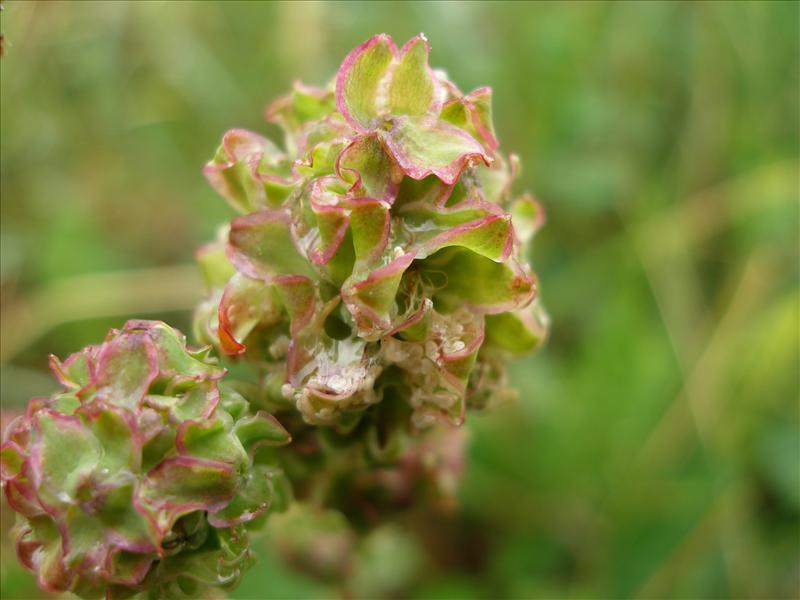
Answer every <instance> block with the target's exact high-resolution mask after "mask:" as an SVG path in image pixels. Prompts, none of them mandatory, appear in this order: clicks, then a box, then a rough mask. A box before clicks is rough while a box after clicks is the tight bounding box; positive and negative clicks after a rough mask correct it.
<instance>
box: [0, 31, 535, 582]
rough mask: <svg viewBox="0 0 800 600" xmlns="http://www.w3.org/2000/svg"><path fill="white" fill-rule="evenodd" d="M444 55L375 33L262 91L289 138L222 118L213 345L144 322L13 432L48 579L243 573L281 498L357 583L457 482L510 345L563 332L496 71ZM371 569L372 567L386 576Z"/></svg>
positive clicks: (85, 365) (294, 543)
mask: <svg viewBox="0 0 800 600" xmlns="http://www.w3.org/2000/svg"><path fill="white" fill-rule="evenodd" d="M428 54H429V45H428V42H427V41H426V39H425V38H424V37H423V36H421V35H420V36H418V37H415V38H413V39H411V40H410V41H409V42H408V43H406V44H405V45H404V46H403V47H402V48H400V49H398V48H397V46H396V45H395V44H394V42H393V41H392V39H391V38H390V37H389V36H387V35H385V34H384V35H378V36H375V37H373V38H371V39H370V40H368V41H367V42H366V43H364V44H362V45H361V46H359V47H358V48H356V49H355V50H353V51H352V52H351V53H350V54H349V55H348V56H347V57H346V58H345V60H344V62H343V63H342V65H341V67H340V69H339V72H338V74H337V76H336V78H335V79H334V81H332V82H331V83H330V84H329V85H328V86H326V87H323V88H316V87H310V86H306V85H303V84H300V83H296V84H295V85H294V88H293V90H292V92H291V93H290V94H289V95H287V96H285V97H283V98H280V99H278V100H277V101H275V102H274V103H273V104H272V105H270V106H269V108H268V109H267V113H266V117H267V120H268V121H270V122H273V123H276V124H278V125H279V126H280V127H281V128H282V129H283V131H284V134H285V136H284V144H283V148H281V147H279V146H278V145H277V144H275V143H273V142H271V141H270V140H268V139H266V138H265V137H262V136H261V135H258V134H256V133H253V132H250V131H246V130H242V129H233V130H231V131H229V132H228V133H226V134H225V135H224V137H223V140H222V144H221V146H220V148H219V150H218V151H217V154H216V155H215V157H214V158H213V159H212V160H211V161H210V162H209V163H208V164H207V165H206V167H205V174H206V177H207V178H208V180H209V182H210V183H211V185H212V186H213V187H214V188H215V189H216V190H217V191H218V192H219V193H220V194H221V195H222V196H223V197H224V198H225V199H226V200H227V201H228V202H229V203H230V204H231V205H232V206H233V207H234V208H235V209H236V210H237V211H238V212H240V213H241V216H239V217H236V218H234V219H233V220H232V221H231V222H230V223H229V224H228V225H226V226H225V227H223V228H222V229H221V230H220V235H219V239H218V240H217V241H216V242H213V243H210V244H208V245H206V246H204V247H202V248H201V249H200V250H199V251H198V253H197V256H198V261H199V263H200V266H201V270H202V272H203V275H204V278H205V281H206V283H207V285H208V288H209V297H208V299H207V300H206V301H204V302H203V303H202V304H201V305H200V306H199V307H198V309H197V311H196V314H195V335H196V337H197V338H198V340H199V341H200V342H201V343H205V344H208V346H207V347H206V349H203V350H198V351H189V350H187V349H186V347H185V344H184V342H183V339H182V338H181V337H180V336H179V334H177V333H175V332H174V331H173V330H171V329H170V328H169V327H167V326H166V325H164V324H162V323H151V322H130V323H128V324H127V325H126V327H125V328H124V329H123V330H122V331H113V332H112V333H111V334H110V336H109V339H108V340H107V341H106V342H105V343H103V344H102V345H100V346H97V347H91V348H89V349H86V350H84V351H82V352H81V353H78V354H76V355H73V357H70V358H69V359H68V360H66V361H65V362H64V363H59V362H57V361H54V363H53V366H54V371H55V372H56V375H57V377H58V378H59V380H60V382H61V384H62V385H63V387H64V389H63V391H62V392H61V393H59V394H57V395H55V396H53V397H52V398H50V399H47V400H34V401H32V402H31V405H30V408H29V411H28V413H27V414H26V416H24V417H22V418H20V419H19V420H18V421H16V422H15V423H13V424H12V426H11V427H10V429H9V431H8V432H7V434H6V441H5V444H4V446H3V481H4V485H5V489H6V496H7V498H8V500H9V504H10V505H11V506H12V508H14V509H15V510H17V511H18V512H19V513H20V519H19V524H18V525H17V528H16V530H17V531H16V535H17V547H18V551H19V556H20V559H21V560H22V562H23V563H24V564H25V565H26V566H28V567H29V568H31V569H33V570H34V571H36V572H37V574H38V577H39V582H40V584H41V585H42V587H44V588H46V589H51V590H66V589H69V590H72V591H75V592H77V593H79V594H82V595H85V596H91V595H96V594H102V593H106V594H107V595H109V596H112V597H116V596H120V597H121V596H125V595H131V594H140V595H144V596H147V595H148V594H149V595H150V596H152V597H173V596H181V595H184V596H189V597H193V596H196V595H199V594H200V593H201V592H202V593H205V592H208V590H210V589H213V588H216V587H218V586H221V587H225V586H231V585H234V584H235V583H236V581H238V577H239V575H240V573H241V571H242V569H243V568H244V567H245V566H246V564H247V563H248V562H249V549H248V541H247V540H248V535H247V532H248V530H249V529H252V528H253V525H255V524H258V523H260V522H261V521H263V520H264V517H262V516H261V515H262V514H266V512H270V513H278V512H282V513H283V514H279V515H274V516H273V517H272V518H270V519H269V524H268V528H269V530H270V531H271V532H272V540H273V541H274V543H275V544H276V546H277V547H278V549H279V550H280V552H281V554H282V555H283V556H284V557H285V558H286V560H288V561H289V562H291V563H292V564H294V565H296V566H298V567H300V568H302V569H304V570H306V571H308V572H310V573H313V574H316V575H317V576H319V577H322V578H326V579H328V580H332V581H338V582H342V581H343V580H346V579H348V578H352V577H355V578H356V579H359V577H360V579H359V580H360V581H362V582H363V581H364V577H363V573H364V571H365V569H366V568H367V567H366V566H365V565H368V564H369V558H368V557H367V558H365V556H367V555H368V552H366V551H365V550H364V549H365V548H371V547H372V546H374V545H375V544H378V545H380V544H382V543H384V542H379V543H378V542H375V541H374V540H375V539H378V540H383V539H384V538H385V537H386V536H387V535H394V534H389V533H387V532H386V531H385V530H381V528H382V527H383V526H384V525H385V524H386V523H387V522H389V521H391V520H392V519H394V518H396V517H397V518H399V517H398V515H400V514H401V513H403V512H404V511H406V509H407V508H408V506H409V505H410V504H411V500H414V501H415V502H416V504H417V505H419V504H420V503H427V504H426V505H427V506H429V507H430V508H431V510H434V508H436V507H438V508H437V509H442V508H443V507H447V506H449V505H451V504H452V497H451V495H452V492H453V490H454V488H455V485H456V482H457V478H458V475H459V473H460V470H461V466H462V461H463V456H462V453H463V435H461V434H460V432H459V430H457V429H453V428H454V427H456V426H459V425H461V424H462V422H463V420H464V415H465V411H466V410H467V409H468V408H483V407H485V406H487V405H488V404H490V403H492V402H493V401H495V400H496V399H498V398H501V397H505V396H508V394H509V390H508V389H507V388H506V385H505V375H504V368H503V362H504V360H506V359H507V358H508V357H510V356H515V355H521V354H524V353H527V352H529V351H531V350H533V349H534V348H535V347H536V346H537V345H538V344H539V343H540V342H541V341H542V339H543V338H544V336H545V333H546V317H545V316H544V313H543V311H542V310H541V308H540V305H539V303H538V298H537V283H536V279H535V276H534V274H533V272H532V270H531V269H530V267H529V265H528V264H527V261H526V256H527V254H528V247H529V243H530V240H531V238H532V236H533V234H534V233H535V232H536V230H537V229H538V228H539V226H540V225H541V224H542V222H543V214H542V211H541V208H540V207H539V205H538V204H537V203H536V202H535V201H534V200H533V198H532V197H531V196H529V195H527V194H523V195H521V196H518V197H514V196H513V195H512V182H513V179H514V176H515V174H516V172H517V160H516V158H515V157H513V156H511V157H506V156H504V155H503V154H502V153H501V152H500V151H499V145H498V141H497V138H496V136H495V132H494V128H493V125H492V111H491V90H490V89H489V88H480V89H477V90H474V91H472V92H470V93H467V94H465V93H463V92H461V91H460V90H459V89H458V88H457V87H456V86H455V85H454V84H453V83H452V82H450V81H449V80H448V79H447V77H446V75H445V74H444V73H443V72H441V71H434V70H432V69H431V68H430V67H429V65H428ZM211 348H213V350H215V351H216V353H217V354H218V357H219V358H218V359H213V358H211V355H210V352H211ZM221 364H226V365H229V366H232V367H233V366H235V369H233V373H236V381H235V382H233V381H230V382H228V383H223V382H222V378H223V375H224V374H225V369H224V368H222V367H221V366H220V365H221ZM225 379H226V380H228V379H233V377H232V375H231V374H228V375H227V376H226V377H225ZM273 415H274V416H273ZM276 417H277V419H276ZM278 421H280V423H282V424H283V425H280V424H279V422H278ZM290 438H292V439H293V441H292V443H291V444H288V442H289V440H290ZM284 444H286V445H284ZM65 448H74V449H76V450H78V449H79V451H75V452H65V451H64V450H65ZM412 497H413V498H412ZM287 506H289V509H288V512H285V509H286V508H287ZM371 536H372V537H371ZM381 536H382V537H381ZM358 548H360V549H361V551H358V552H357V551H356V550H357V549H358ZM359 573H361V575H359ZM367 580H368V581H369V578H367ZM371 585H372V587H368V588H363V587H362V588H358V586H356V591H358V589H361V590H362V591H363V590H364V589H368V590H369V593H372V594H375V593H383V592H386V593H390V591H391V590H388V589H382V588H381V587H380V585H378V586H377V587H375V584H374V581H373V582H372V584H371ZM394 592H395V593H396V592H397V590H396V589H395V590H394Z"/></svg>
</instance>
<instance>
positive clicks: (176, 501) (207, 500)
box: [137, 456, 236, 532]
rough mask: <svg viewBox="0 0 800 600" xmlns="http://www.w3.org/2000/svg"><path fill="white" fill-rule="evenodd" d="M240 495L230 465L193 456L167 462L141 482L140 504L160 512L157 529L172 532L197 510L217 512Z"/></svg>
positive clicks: (156, 524) (158, 513) (180, 457)
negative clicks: (184, 517) (175, 525)
mask: <svg viewBox="0 0 800 600" xmlns="http://www.w3.org/2000/svg"><path fill="white" fill-rule="evenodd" d="M235 493H236V474H235V471H234V467H233V466H232V465H229V464H225V463H220V462H216V461H212V460H206V459H201V458H195V457H189V456H173V457H170V458H167V459H165V460H164V461H162V462H161V464H159V465H158V466H157V467H156V468H155V469H153V470H152V471H150V472H149V473H148V474H147V476H146V477H145V478H144V480H143V481H142V482H141V484H140V486H139V490H138V498H137V499H138V501H139V502H140V503H141V504H143V505H144V506H147V507H150V508H151V509H153V510H155V511H156V512H157V516H156V519H155V522H154V525H155V527H156V528H157V529H158V530H159V531H161V532H165V531H168V530H169V529H170V528H171V527H172V524H173V523H174V522H175V520H176V519H178V518H179V517H181V516H182V515H185V514H188V513H190V512H192V511H194V510H208V511H212V512H213V511H217V510H220V509H222V508H224V507H225V506H227V504H228V503H229V502H230V501H231V499H232V498H233V496H234V495H235Z"/></svg>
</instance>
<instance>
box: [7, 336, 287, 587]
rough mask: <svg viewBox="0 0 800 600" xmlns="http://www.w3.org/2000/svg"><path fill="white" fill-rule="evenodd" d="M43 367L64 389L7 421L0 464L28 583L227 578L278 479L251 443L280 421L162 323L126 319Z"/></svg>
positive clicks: (265, 439)
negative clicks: (258, 460)
mask: <svg viewBox="0 0 800 600" xmlns="http://www.w3.org/2000/svg"><path fill="white" fill-rule="evenodd" d="M51 368H52V370H53V373H54V374H55V376H56V378H57V379H58V381H59V383H60V384H61V386H62V389H61V391H60V392H58V393H56V394H54V395H53V396H51V397H49V398H40V399H34V400H32V401H31V402H30V403H29V405H28V409H27V412H26V413H25V414H24V415H22V416H20V417H18V418H17V419H16V420H15V421H13V422H12V423H11V424H10V425H9V427H8V429H7V431H6V439H5V442H4V443H3V445H2V463H1V464H2V481H3V487H4V489H5V495H6V499H7V501H8V504H9V506H10V507H11V508H12V509H13V510H15V511H16V512H17V513H18V519H17V524H16V526H15V530H14V534H15V537H16V542H17V555H18V557H19V559H20V561H21V562H22V564H23V565H25V566H26V567H28V568H30V569H31V570H33V571H34V572H35V573H36V574H37V576H38V579H39V585H40V586H41V587H42V588H43V589H45V590H49V591H54V592H56V591H66V590H70V591H73V592H75V593H78V594H80V595H84V596H87V597H91V596H97V595H102V594H106V596H108V597H126V596H128V595H130V594H132V593H136V592H140V591H150V592H153V593H156V595H159V594H161V595H162V597H182V595H186V596H187V597H193V594H194V593H196V592H198V590H200V589H202V588H204V587H206V586H220V585H222V586H232V585H234V584H235V583H236V582H237V581H238V579H239V576H240V574H241V572H242V570H243V568H244V567H245V566H246V565H247V564H248V563H249V560H250V557H249V548H248V541H247V540H248V534H247V530H246V524H248V523H250V522H253V521H254V520H255V519H256V518H257V517H258V516H259V515H260V514H262V513H264V512H265V511H266V510H267V509H268V508H269V506H270V503H271V502H272V501H273V498H274V496H275V484H276V481H277V480H278V479H279V478H280V477H282V474H281V473H280V472H279V470H277V469H276V468H274V467H272V466H269V465H260V464H254V462H253V455H254V451H255V449H256V448H257V447H258V446H259V445H263V444H285V443H287V442H288V441H289V435H288V434H287V433H286V431H285V430H284V429H283V427H281V426H280V424H279V423H278V422H277V421H276V420H275V419H274V418H273V417H272V416H271V415H269V414H267V413H265V412H256V413H255V414H252V413H251V412H250V408H249V405H248V403H247V402H246V401H245V400H244V399H243V398H242V397H241V396H240V395H239V394H238V393H236V392H235V391H233V390H231V389H228V388H226V387H225V386H223V385H222V384H221V383H220V380H221V378H222V377H223V375H224V374H225V370H224V369H221V368H220V367H219V366H217V365H216V364H215V362H214V361H211V360H210V359H209V358H208V357H207V351H203V350H201V351H191V350H188V349H187V348H186V345H185V340H184V339H183V337H182V336H181V335H180V334H179V333H177V332H176V331H175V330H174V329H171V328H170V327H168V326H167V325H165V324H164V323H160V322H153V321H129V322H128V323H127V324H126V325H125V327H124V328H123V329H122V330H120V331H117V330H112V331H111V333H110V334H109V336H108V338H107V339H106V341H105V342H104V343H102V344H100V345H98V346H90V347H88V348H85V349H84V350H82V351H81V352H78V353H76V354H73V355H72V356H70V357H69V358H68V359H66V360H65V361H63V362H61V361H59V360H58V359H57V358H55V357H51ZM184 592H185V594H184Z"/></svg>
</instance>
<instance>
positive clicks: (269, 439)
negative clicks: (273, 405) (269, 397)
mask: <svg viewBox="0 0 800 600" xmlns="http://www.w3.org/2000/svg"><path fill="white" fill-rule="evenodd" d="M233 431H234V433H235V434H236V436H237V437H238V438H239V441H240V442H241V443H242V445H243V446H244V449H245V450H246V451H247V452H248V453H250V454H252V453H253V451H255V450H256V448H258V447H259V446H262V445H268V446H282V445H284V444H288V443H289V442H291V441H292V436H291V435H289V432H288V431H286V429H284V427H283V425H281V424H280V422H279V421H278V419H276V418H275V417H273V416H272V415H271V414H269V413H268V412H265V411H263V410H262V411H258V412H257V413H256V414H255V415H251V416H249V417H244V418H242V419H240V420H239V421H237V422H236V424H235V425H234V426H233Z"/></svg>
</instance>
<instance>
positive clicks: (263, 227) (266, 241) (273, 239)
mask: <svg viewBox="0 0 800 600" xmlns="http://www.w3.org/2000/svg"><path fill="white" fill-rule="evenodd" d="M291 229H292V223H291V219H290V217H289V215H288V213H286V212H284V211H279V210H265V211H261V212H257V213H253V214H251V215H247V216H244V217H238V218H236V219H234V220H233V221H232V222H231V231H230V236H229V244H230V245H229V248H230V258H231V262H233V264H234V265H235V266H236V268H237V269H238V270H239V271H240V272H241V273H244V274H245V275H247V276H248V277H252V278H254V279H264V280H270V279H271V278H273V277H275V276H276V275H305V276H314V270H313V269H312V268H311V266H310V264H309V262H308V260H307V259H306V258H305V257H304V256H302V255H301V254H300V252H299V251H298V249H297V247H296V245H295V241H294V239H293V236H292V232H291Z"/></svg>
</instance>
